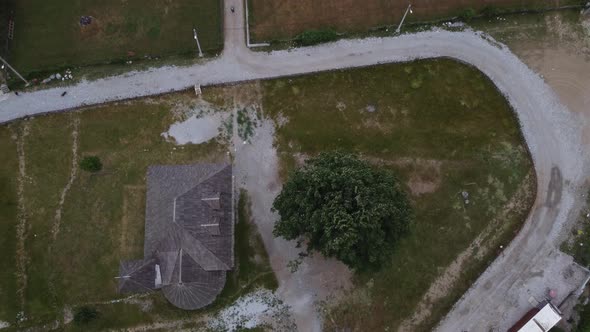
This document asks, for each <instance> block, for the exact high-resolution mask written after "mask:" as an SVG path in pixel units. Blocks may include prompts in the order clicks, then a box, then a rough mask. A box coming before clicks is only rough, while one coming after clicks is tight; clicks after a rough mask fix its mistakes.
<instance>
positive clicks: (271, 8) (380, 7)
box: [248, 0, 580, 41]
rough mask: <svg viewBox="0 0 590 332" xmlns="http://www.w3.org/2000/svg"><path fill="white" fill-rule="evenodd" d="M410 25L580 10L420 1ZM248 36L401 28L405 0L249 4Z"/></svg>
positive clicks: (537, 2) (528, 0)
mask: <svg viewBox="0 0 590 332" xmlns="http://www.w3.org/2000/svg"><path fill="white" fill-rule="evenodd" d="M411 3H412V8H413V14H409V15H408V16H407V18H406V22H408V23H411V22H419V21H428V20H434V19H440V18H445V17H453V16H459V15H462V14H464V13H465V11H466V10H469V9H473V13H474V14H476V15H477V14H485V13H487V14H488V15H490V14H493V13H495V12H497V11H517V10H527V9H547V8H555V7H559V6H563V5H572V4H574V5H579V4H580V1H577V0H557V1H549V0H479V1H470V0H441V1H431V0H416V1H412V2H411ZM248 5H249V9H250V31H251V33H252V37H253V38H254V39H256V41H262V40H264V41H270V40H276V39H279V40H282V39H289V38H292V37H294V36H296V35H297V34H299V33H301V32H303V31H305V30H311V29H325V28H332V29H336V30H337V31H339V32H363V31H367V29H370V28H374V27H379V26H386V25H397V24H399V22H400V20H401V18H402V16H403V14H404V12H405V10H406V8H407V6H408V2H407V1H391V0H364V1H361V0H347V1H341V0H326V1H315V0H287V1H273V0H249V3H248Z"/></svg>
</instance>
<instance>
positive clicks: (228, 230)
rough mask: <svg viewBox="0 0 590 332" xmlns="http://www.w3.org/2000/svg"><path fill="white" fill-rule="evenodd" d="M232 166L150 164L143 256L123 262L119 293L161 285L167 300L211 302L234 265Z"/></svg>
mask: <svg viewBox="0 0 590 332" xmlns="http://www.w3.org/2000/svg"><path fill="white" fill-rule="evenodd" d="M233 247H234V213H233V184H232V167H231V165H229V164H195V165H176V166H150V167H149V168H148V171H147V197H146V215H145V242H144V259H141V260H130V261H122V262H121V264H120V268H119V276H118V290H119V292H120V293H135V292H146V291H154V290H158V289H161V290H162V292H163V294H164V296H165V297H166V299H168V301H170V303H172V304H173V305H175V306H176V307H178V308H181V309H185V310H194V309H199V308H202V307H204V306H206V305H209V304H211V303H212V302H213V301H214V300H215V298H216V297H217V295H219V293H220V292H221V290H222V289H223V287H224V285H225V279H226V273H227V271H229V270H231V269H232V268H233V266H234V252H233Z"/></svg>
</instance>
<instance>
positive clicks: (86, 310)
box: [74, 306, 100, 325]
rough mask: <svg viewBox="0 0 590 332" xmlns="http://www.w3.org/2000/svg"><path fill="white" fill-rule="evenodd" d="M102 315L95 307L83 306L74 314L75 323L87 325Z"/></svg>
mask: <svg viewBox="0 0 590 332" xmlns="http://www.w3.org/2000/svg"><path fill="white" fill-rule="evenodd" d="M99 315H100V313H99V312H98V310H96V309H95V308H93V307H89V306H82V307H79V308H78V310H76V313H75V314H74V323H76V324H78V325H85V324H88V323H90V322H91V321H93V320H95V319H96V318H98V316H99Z"/></svg>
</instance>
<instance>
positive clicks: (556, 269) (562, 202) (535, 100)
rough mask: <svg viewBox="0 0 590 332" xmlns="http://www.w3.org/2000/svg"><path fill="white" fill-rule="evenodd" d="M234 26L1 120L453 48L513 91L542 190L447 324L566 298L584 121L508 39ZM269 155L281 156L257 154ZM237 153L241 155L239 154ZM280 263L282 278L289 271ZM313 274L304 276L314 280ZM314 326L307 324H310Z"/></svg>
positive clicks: (42, 98) (0, 113)
mask: <svg viewBox="0 0 590 332" xmlns="http://www.w3.org/2000/svg"><path fill="white" fill-rule="evenodd" d="M232 1H234V0H232ZM236 3H238V2H237V1H236ZM239 7H240V6H236V8H239ZM240 10H241V9H240ZM239 14H240V13H239V12H238V13H236V16H238V15H239ZM240 16H241V15H240ZM232 24H233V25H232ZM235 24H239V21H237V20H235V19H234V20H230V21H226V25H231V26H230V27H231V28H235V27H237V26H235ZM227 28H228V26H226V31H237V32H235V33H228V34H229V36H226V47H227V48H226V51H225V52H224V54H223V55H222V56H221V57H220V58H218V59H215V60H212V61H210V62H207V63H205V64H203V65H197V66H193V67H163V68H158V69H152V70H149V71H145V72H132V73H128V74H126V75H122V76H116V77H111V78H107V79H101V80H97V81H92V82H81V83H80V84H78V85H76V86H74V87H71V88H68V94H67V97H61V96H60V95H61V92H63V89H48V90H41V91H36V92H32V93H22V94H21V95H20V96H11V97H10V98H8V99H7V100H4V101H2V102H0V123H2V122H7V121H11V120H13V119H17V118H21V117H24V116H29V115H35V114H42V113H47V112H53V111H60V110H64V109H72V108H77V107H80V106H84V105H91V104H98V103H103V102H107V101H113V100H121V99H128V98H136V97H141V96H146V95H153V94H159V93H166V92H169V91H175V90H183V89H186V88H188V87H191V86H192V85H194V84H200V85H209V84H219V83H231V82H238V81H244V80H255V79H264V78H271V77H279V76H287V75H297V74H303V73H309V72H316V71H324V70H335V69H341V68H350V67H359V66H368V65H374V64H379V63H387V62H399V61H409V60H412V59H418V58H432V57H450V58H454V59H457V60H459V61H463V62H465V63H468V64H471V65H473V66H475V67H477V68H478V69H479V70H481V71H482V72H483V73H484V74H486V75H487V76H488V77H490V78H491V79H492V81H493V82H494V83H495V84H496V86H497V87H498V89H499V90H500V91H501V92H502V93H503V94H504V95H505V96H506V97H507V99H508V100H509V102H510V104H511V105H512V107H513V108H514V110H515V112H516V114H517V116H518V118H519V121H520V123H521V126H522V131H523V135H524V138H525V140H526V142H527V145H528V147H529V150H530V153H531V156H532V159H533V162H534V164H535V169H536V172H537V187H538V190H539V192H538V193H537V198H536V203H535V204H534V206H533V209H532V211H531V213H530V215H529V217H528V219H527V221H526V224H525V226H524V227H523V229H522V231H521V232H520V233H519V234H518V235H517V237H516V239H515V240H514V241H513V242H512V243H511V244H510V246H508V248H507V249H506V250H505V251H504V252H503V254H502V255H501V256H500V257H499V258H498V259H497V260H496V261H495V262H494V263H493V264H492V265H491V266H490V267H489V268H488V269H487V270H486V271H485V272H484V273H483V274H482V276H481V277H480V278H479V279H478V280H477V282H476V283H475V284H474V285H473V287H472V288H471V289H470V291H469V292H467V293H466V294H465V296H464V297H463V298H462V299H461V300H460V301H459V302H458V303H457V304H456V305H455V307H454V309H453V310H452V311H451V313H450V314H449V315H448V316H447V318H446V319H445V320H443V322H441V324H440V326H439V327H438V330H440V331H460V330H470V331H481V330H489V329H492V330H505V329H506V328H507V327H509V326H510V325H512V323H514V322H515V321H516V320H517V319H518V318H519V317H520V316H521V315H522V314H523V313H524V312H526V311H527V310H528V308H529V307H530V305H531V304H530V303H529V299H530V298H531V297H534V298H536V299H538V300H540V299H543V297H544V296H545V294H546V291H547V288H552V289H556V290H557V291H558V298H557V299H556V300H557V301H556V302H557V303H559V301H560V298H563V297H565V296H567V294H568V293H569V292H570V290H573V289H576V288H577V287H579V286H580V284H581V280H582V279H584V278H583V277H585V272H583V271H578V270H576V267H575V265H574V264H573V263H572V259H571V257H569V256H567V255H565V254H563V253H561V252H560V251H559V249H558V245H559V243H557V241H556V239H557V238H558V237H559V235H560V233H561V232H563V231H565V230H566V229H567V223H568V220H569V216H570V215H577V212H578V210H579V206H580V203H581V200H582V193H583V190H582V189H583V188H582V187H581V186H582V184H583V183H584V180H585V176H584V175H585V173H586V172H587V170H588V155H587V151H584V149H583V144H582V128H581V123H582V121H580V119H579V116H578V115H577V114H574V113H570V112H569V111H568V109H567V108H566V107H565V106H563V105H562V104H561V103H560V101H559V99H558V97H557V96H556V95H555V93H554V92H553V91H552V90H551V88H550V87H549V86H548V85H547V84H546V83H545V82H544V81H543V79H542V78H541V77H540V76H539V75H537V74H536V73H534V72H533V71H532V70H530V69H529V68H528V67H527V66H526V65H525V64H524V63H522V62H521V61H520V60H519V59H518V58H517V57H516V56H515V55H514V54H512V53H511V52H510V50H508V48H506V47H505V46H503V45H501V44H499V43H496V42H494V41H492V40H491V38H489V37H487V36H485V35H482V34H479V33H475V32H470V31H466V32H448V31H429V32H422V33H417V34H412V35H403V36H400V37H391V38H375V39H364V40H343V41H339V42H336V43H332V44H327V45H322V46H318V47H312V48H301V49H296V50H290V51H277V52H272V53H269V54H259V53H251V52H249V51H247V49H245V47H243V46H239V45H240V43H241V45H244V44H243V43H242V41H243V37H239V35H240V34H242V35H243V33H242V30H241V29H237V28H235V29H234V30H227ZM228 41H229V42H228ZM228 43H229V44H228ZM251 157H254V156H251ZM266 158H271V159H272V158H273V156H271V155H269V156H259V158H255V159H256V161H260V160H267V159H266ZM275 158H276V157H275ZM236 160H237V162H238V163H239V162H240V156H239V155H238V156H237V159H236ZM262 171H264V170H263V169H261V174H262ZM251 179H252V178H251ZM252 185H261V184H260V183H252ZM248 187H250V186H248ZM253 196H254V195H253ZM253 199H254V197H253ZM265 201H266V200H265ZM260 208H261V209H262V208H267V207H264V206H261V207H260ZM255 213H256V212H255ZM265 240H266V239H265ZM265 243H266V241H265ZM277 272H278V273H277V275H278V276H279V278H280V275H281V273H280V272H279V271H277ZM308 275H311V274H308ZM308 281H309V280H299V281H298V282H300V283H302V284H306V282H308ZM283 285H285V284H284V283H282V284H281V287H282V286H283ZM288 291H289V292H297V293H298V294H297V296H293V295H292V294H291V295H289V294H287V293H285V296H286V297H287V303H288V304H290V305H292V306H296V305H297V303H296V302H291V303H289V302H290V301H289V299H291V300H292V301H295V300H296V299H298V298H301V297H302V296H305V293H306V292H309V291H310V290H309V289H307V287H298V288H293V289H290V288H289V290H288ZM307 328H309V327H305V328H304V327H302V326H300V329H302V330H303V329H307ZM317 329H318V326H312V327H311V330H317Z"/></svg>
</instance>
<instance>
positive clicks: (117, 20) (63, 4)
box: [10, 0, 223, 74]
mask: <svg viewBox="0 0 590 332" xmlns="http://www.w3.org/2000/svg"><path fill="white" fill-rule="evenodd" d="M221 8H222V2H221V0H193V1H189V0H174V1H171V0H163V1H160V0H127V1H121V0H101V1H93V0H75V1H74V0H55V1H42V0H16V10H15V15H16V18H15V32H14V41H13V42H12V51H11V56H10V59H11V61H12V64H13V65H14V67H15V68H17V69H18V70H20V71H22V72H23V73H25V74H29V73H31V72H36V71H48V70H52V69H57V68H63V67H65V66H79V65H90V64H98V63H101V64H102V63H109V62H111V61H121V60H125V59H126V58H127V56H128V52H132V53H130V54H135V56H136V57H143V56H145V55H151V56H168V55H178V54H183V55H184V54H190V53H191V52H195V54H196V44H195V40H194V39H193V27H194V28H197V29H198V31H199V41H200V42H201V47H203V49H204V50H208V51H214V50H220V49H221V48H222V47H223V33H222V23H221V22H222V19H221V14H222V13H221ZM81 16H92V18H93V20H92V23H91V24H90V25H87V26H81V25H80V17H81Z"/></svg>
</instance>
